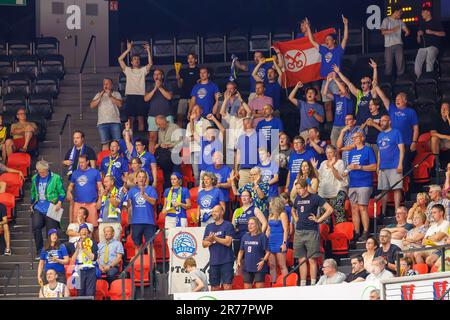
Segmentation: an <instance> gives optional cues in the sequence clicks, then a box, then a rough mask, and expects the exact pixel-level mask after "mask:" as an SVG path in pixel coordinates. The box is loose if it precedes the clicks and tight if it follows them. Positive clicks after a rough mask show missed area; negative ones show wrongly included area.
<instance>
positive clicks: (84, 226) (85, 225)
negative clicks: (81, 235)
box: [78, 223, 89, 232]
mask: <svg viewBox="0 0 450 320" xmlns="http://www.w3.org/2000/svg"><path fill="white" fill-rule="evenodd" d="M83 228H86V229H88V231H89V227H88V225H87V224H86V223H82V224H80V227H79V228H78V232H80V231H81V229H83Z"/></svg>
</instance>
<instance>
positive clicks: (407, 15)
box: [385, 0, 448, 25]
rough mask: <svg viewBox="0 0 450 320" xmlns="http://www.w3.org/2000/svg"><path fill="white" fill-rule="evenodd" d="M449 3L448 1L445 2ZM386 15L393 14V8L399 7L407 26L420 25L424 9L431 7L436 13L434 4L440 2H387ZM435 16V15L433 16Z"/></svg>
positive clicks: (407, 0) (400, 0)
mask: <svg viewBox="0 0 450 320" xmlns="http://www.w3.org/2000/svg"><path fill="white" fill-rule="evenodd" d="M445 1H448V0H445ZM385 2H386V15H387V16H390V15H391V14H392V7H393V6H395V5H397V6H400V7H401V8H402V11H403V14H402V20H403V22H404V23H406V24H413V25H414V24H418V23H419V20H420V19H421V10H422V7H430V8H431V10H432V13H433V12H434V9H436V8H434V4H436V3H437V2H438V1H436V0H435V1H433V0H386V1H385ZM433 15H434V14H433Z"/></svg>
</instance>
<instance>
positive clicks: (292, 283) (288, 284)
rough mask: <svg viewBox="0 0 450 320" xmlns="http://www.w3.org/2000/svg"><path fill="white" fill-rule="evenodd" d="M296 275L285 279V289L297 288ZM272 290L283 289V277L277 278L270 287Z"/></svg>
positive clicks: (293, 274) (292, 274)
mask: <svg viewBox="0 0 450 320" xmlns="http://www.w3.org/2000/svg"><path fill="white" fill-rule="evenodd" d="M297 281H298V275H297V274H296V273H295V272H294V273H291V274H290V275H288V277H287V279H286V287H295V286H297ZM272 287H274V288H279V287H283V276H281V275H280V276H278V277H277V281H276V282H275V283H274V284H273V285H272Z"/></svg>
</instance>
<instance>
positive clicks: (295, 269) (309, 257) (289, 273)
mask: <svg viewBox="0 0 450 320" xmlns="http://www.w3.org/2000/svg"><path fill="white" fill-rule="evenodd" d="M318 253H321V252H320V251H316V252H314V253H312V254H311V255H309V256H308V257H306V259H305V260H304V261H303V262H301V263H298V264H297V265H296V266H295V267H294V268H293V269H292V270H291V271H289V272H288V274H287V275H285V276H284V277H283V287H286V281H287V278H288V277H289V276H290V275H291V274H293V273H294V272H295V271H297V270H298V269H300V267H301V266H302V265H303V264H304V263H306V262H308V260H309V259H311V257H312V256H314V255H316V254H318ZM298 281H300V277H299V280H297V285H298Z"/></svg>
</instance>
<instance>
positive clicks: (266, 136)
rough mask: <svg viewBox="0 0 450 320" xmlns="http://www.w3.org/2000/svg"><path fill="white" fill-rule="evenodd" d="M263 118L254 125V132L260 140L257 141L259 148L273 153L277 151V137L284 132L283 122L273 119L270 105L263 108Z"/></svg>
mask: <svg viewBox="0 0 450 320" xmlns="http://www.w3.org/2000/svg"><path fill="white" fill-rule="evenodd" d="M263 116H264V118H263V120H261V121H259V122H258V124H257V125H256V132H257V133H258V135H259V137H260V138H261V139H262V140H260V141H259V146H260V147H265V148H267V150H269V151H270V153H273V152H274V150H277V149H278V144H279V143H278V139H279V138H278V137H279V135H280V133H281V132H282V131H284V128H283V122H282V121H281V120H280V119H279V118H274V116H273V107H272V106H271V105H265V106H264V108H263Z"/></svg>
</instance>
